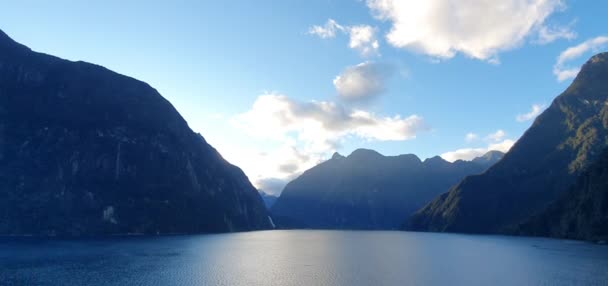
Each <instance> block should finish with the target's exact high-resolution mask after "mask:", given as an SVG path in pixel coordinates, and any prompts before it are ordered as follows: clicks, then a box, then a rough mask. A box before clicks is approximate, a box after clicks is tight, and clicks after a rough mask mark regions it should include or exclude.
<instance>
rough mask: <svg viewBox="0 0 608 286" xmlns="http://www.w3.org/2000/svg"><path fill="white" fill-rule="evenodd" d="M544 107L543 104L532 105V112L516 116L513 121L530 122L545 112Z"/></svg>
mask: <svg viewBox="0 0 608 286" xmlns="http://www.w3.org/2000/svg"><path fill="white" fill-rule="evenodd" d="M545 108H546V106H545V105H544V104H533V105H532V110H530V112H528V113H524V114H518V115H517V116H516V117H515V119H516V120H517V121H518V122H526V121H530V120H532V119H534V118H536V117H537V116H538V115H540V114H541V113H542V112H543V110H545Z"/></svg>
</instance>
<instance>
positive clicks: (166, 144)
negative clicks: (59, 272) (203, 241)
mask: <svg viewBox="0 0 608 286" xmlns="http://www.w3.org/2000/svg"><path fill="white" fill-rule="evenodd" d="M269 226H270V224H269V218H268V215H267V211H266V210H265V208H264V205H263V203H262V200H261V198H260V196H259V194H258V193H257V191H256V190H255V188H254V187H253V186H252V185H251V184H250V182H249V180H248V179H247V177H246V176H245V175H244V173H243V172H242V171H241V170H240V169H239V168H237V167H235V166H233V165H231V164H229V163H228V162H226V161H225V160H224V159H222V157H221V156H220V154H219V153H218V152H217V151H216V150H215V149H213V148H212V147H211V146H210V145H209V144H207V143H206V142H205V140H204V139H203V137H202V136H201V135H200V134H197V133H194V132H192V130H191V129H190V128H189V127H188V125H187V123H186V121H185V120H184V119H183V118H182V117H181V116H180V115H179V114H178V112H177V111H176V110H175V109H174V108H173V106H172V105H171V104H170V103H169V102H168V101H167V100H165V99H164V98H163V97H162V96H161V95H160V94H159V93H158V92H157V91H156V90H154V89H153V88H151V87H150V86H149V85H147V84H146V83H144V82H141V81H138V80H135V79H132V78H129V77H126V76H123V75H120V74H117V73H115V72H112V71H110V70H107V69H105V68H103V67H100V66H97V65H93V64H89V63H85V62H70V61H66V60H63V59H59V58H56V57H53V56H49V55H45V54H41V53H36V52H33V51H31V50H30V49H29V48H27V47H25V46H23V45H20V44H18V43H16V42H14V41H13V40H12V39H10V38H9V37H8V36H7V35H6V34H4V33H3V32H2V31H0V235H24V234H33V235H69V236H76V235H98V234H119V233H120V234H124V233H154V234H156V233H192V232H223V231H241V230H253V229H264V228H268V227H269Z"/></svg>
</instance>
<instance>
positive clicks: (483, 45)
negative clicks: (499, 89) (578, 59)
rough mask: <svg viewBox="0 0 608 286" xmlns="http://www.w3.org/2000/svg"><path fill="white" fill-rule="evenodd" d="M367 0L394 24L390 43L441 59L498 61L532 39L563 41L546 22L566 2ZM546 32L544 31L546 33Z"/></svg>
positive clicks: (373, 8) (377, 12) (531, 0)
mask: <svg viewBox="0 0 608 286" xmlns="http://www.w3.org/2000/svg"><path fill="white" fill-rule="evenodd" d="M499 2H500V3H497V1H493V0H467V1H446V0H425V1H420V0H367V6H368V7H369V8H370V9H371V10H372V13H373V14H374V16H375V17H376V18H378V19H380V20H385V21H390V22H391V23H392V28H391V30H390V32H389V33H388V34H387V36H386V38H387V41H388V42H389V43H390V44H391V45H393V46H395V47H397V48H405V49H408V50H413V51H417V52H421V53H424V54H427V55H430V56H433V57H437V58H452V57H454V56H455V55H456V54H457V53H462V54H465V55H467V56H469V57H472V58H475V59H480V60H487V61H491V62H495V63H496V62H497V61H498V59H497V57H498V54H499V53H500V52H502V51H506V50H510V49H513V48H516V47H518V46H520V45H521V44H522V43H524V42H525V40H526V39H527V38H528V37H529V36H530V35H534V34H537V33H539V32H541V31H542V32H543V33H544V38H545V40H549V38H551V37H553V38H554V39H557V38H559V37H563V36H564V35H562V34H563V33H561V34H560V33H559V31H560V29H559V28H552V29H549V28H546V25H545V20H546V19H547V18H548V17H549V16H550V15H552V14H553V13H554V12H556V11H560V10H562V9H564V8H565V5H564V4H563V1H562V0H501V1H499ZM543 29H544V30H543Z"/></svg>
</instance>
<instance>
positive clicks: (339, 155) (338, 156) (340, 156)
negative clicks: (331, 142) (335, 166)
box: [331, 152, 346, 160]
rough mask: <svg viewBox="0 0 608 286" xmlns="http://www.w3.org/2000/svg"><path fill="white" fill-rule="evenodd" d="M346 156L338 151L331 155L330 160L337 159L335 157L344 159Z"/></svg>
mask: <svg viewBox="0 0 608 286" xmlns="http://www.w3.org/2000/svg"><path fill="white" fill-rule="evenodd" d="M344 158H346V157H344V156H342V154H340V153H338V152H334V154H333V155H332V156H331V159H332V160H337V159H344Z"/></svg>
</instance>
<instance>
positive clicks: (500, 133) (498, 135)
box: [486, 129, 507, 142]
mask: <svg viewBox="0 0 608 286" xmlns="http://www.w3.org/2000/svg"><path fill="white" fill-rule="evenodd" d="M506 136H507V132H505V131H504V130H502V129H499V130H497V131H496V132H494V133H492V134H489V135H488V136H486V139H487V140H490V141H494V142H498V141H501V140H503V139H504V138H505V137H506Z"/></svg>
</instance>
